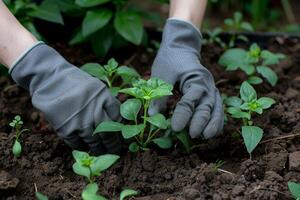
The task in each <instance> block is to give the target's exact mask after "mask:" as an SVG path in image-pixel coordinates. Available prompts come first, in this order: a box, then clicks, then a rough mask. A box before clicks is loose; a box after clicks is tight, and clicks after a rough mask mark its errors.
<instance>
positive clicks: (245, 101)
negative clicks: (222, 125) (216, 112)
mask: <svg viewBox="0 0 300 200" xmlns="http://www.w3.org/2000/svg"><path fill="white" fill-rule="evenodd" d="M224 102H225V104H226V105H227V106H228V108H227V110H226V111H227V112H228V113H229V114H230V116H231V117H232V118H237V119H241V120H242V124H243V126H242V127H241V134H242V136H243V140H244V143H245V145H246V149H247V151H248V153H249V154H250V159H251V153H252V151H253V150H254V149H255V148H256V146H257V145H258V143H259V142H260V140H261V139H262V137H263V133H264V131H263V130H262V129H261V128H260V127H258V126H254V125H253V121H252V116H253V114H255V113H256V114H259V115H261V114H262V113H263V111H264V110H265V109H268V108H270V107H271V106H272V105H273V104H274V103H275V101H274V100H273V99H272V98H269V97H261V98H258V97H257V94H256V91H255V89H254V88H253V87H252V86H251V85H250V84H249V83H248V82H247V81H244V82H243V84H242V85H241V88H240V98H239V97H236V96H233V97H228V98H227V99H226V100H225V101H224Z"/></svg>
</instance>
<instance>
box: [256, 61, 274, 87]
mask: <svg viewBox="0 0 300 200" xmlns="http://www.w3.org/2000/svg"><path fill="white" fill-rule="evenodd" d="M256 70H257V72H258V73H260V74H261V75H262V76H263V77H264V78H265V79H267V81H268V82H269V83H270V84H271V85H272V86H273V87H274V86H275V85H276V83H277V81H278V77H277V74H276V73H275V72H274V71H273V70H272V69H271V68H269V67H266V66H258V67H257V68H256Z"/></svg>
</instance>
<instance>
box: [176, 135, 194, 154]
mask: <svg viewBox="0 0 300 200" xmlns="http://www.w3.org/2000/svg"><path fill="white" fill-rule="evenodd" d="M175 136H176V137H177V139H178V140H179V141H180V142H181V143H182V144H183V146H184V148H185V150H186V152H187V153H190V152H191V142H190V137H189V135H188V133H187V131H186V130H183V131H181V132H179V133H175Z"/></svg>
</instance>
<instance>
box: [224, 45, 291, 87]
mask: <svg viewBox="0 0 300 200" xmlns="http://www.w3.org/2000/svg"><path fill="white" fill-rule="evenodd" d="M283 58H285V55H283V54H280V53H272V52H270V51H268V50H261V48H260V47H259V46H258V45H257V44H256V43H254V44H252V45H251V46H250V49H249V50H248V51H246V50H244V49H240V48H233V49H229V50H227V51H225V52H224V54H223V55H222V56H221V57H220V59H219V64H220V65H222V66H224V67H225V68H226V70H227V71H235V70H237V69H240V70H242V71H244V72H245V73H246V74H247V75H248V79H247V81H248V82H249V83H250V84H252V85H256V84H261V83H262V82H263V79H262V78H260V77H259V76H258V75H261V76H262V77H263V78H265V79H266V80H267V81H268V82H269V83H270V84H271V85H272V86H275V85H276V83H277V81H278V77H277V75H276V73H275V72H274V71H273V70H272V69H271V68H270V67H269V65H274V64H278V63H279V62H280V60H281V59H283Z"/></svg>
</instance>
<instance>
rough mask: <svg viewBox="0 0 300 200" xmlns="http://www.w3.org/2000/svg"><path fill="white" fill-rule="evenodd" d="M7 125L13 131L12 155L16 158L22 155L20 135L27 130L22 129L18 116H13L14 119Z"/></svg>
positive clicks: (21, 122)
mask: <svg viewBox="0 0 300 200" xmlns="http://www.w3.org/2000/svg"><path fill="white" fill-rule="evenodd" d="M9 125H10V126H11V127H12V128H13V129H14V130H15V134H16V135H15V141H14V144H13V147H12V152H13V154H14V155H15V156H16V157H18V156H20V155H21V153H22V145H21V142H20V135H21V134H22V133H24V132H26V131H29V129H22V125H23V121H22V120H21V117H20V115H17V116H15V118H14V119H13V120H12V121H11V122H10V123H9Z"/></svg>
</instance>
